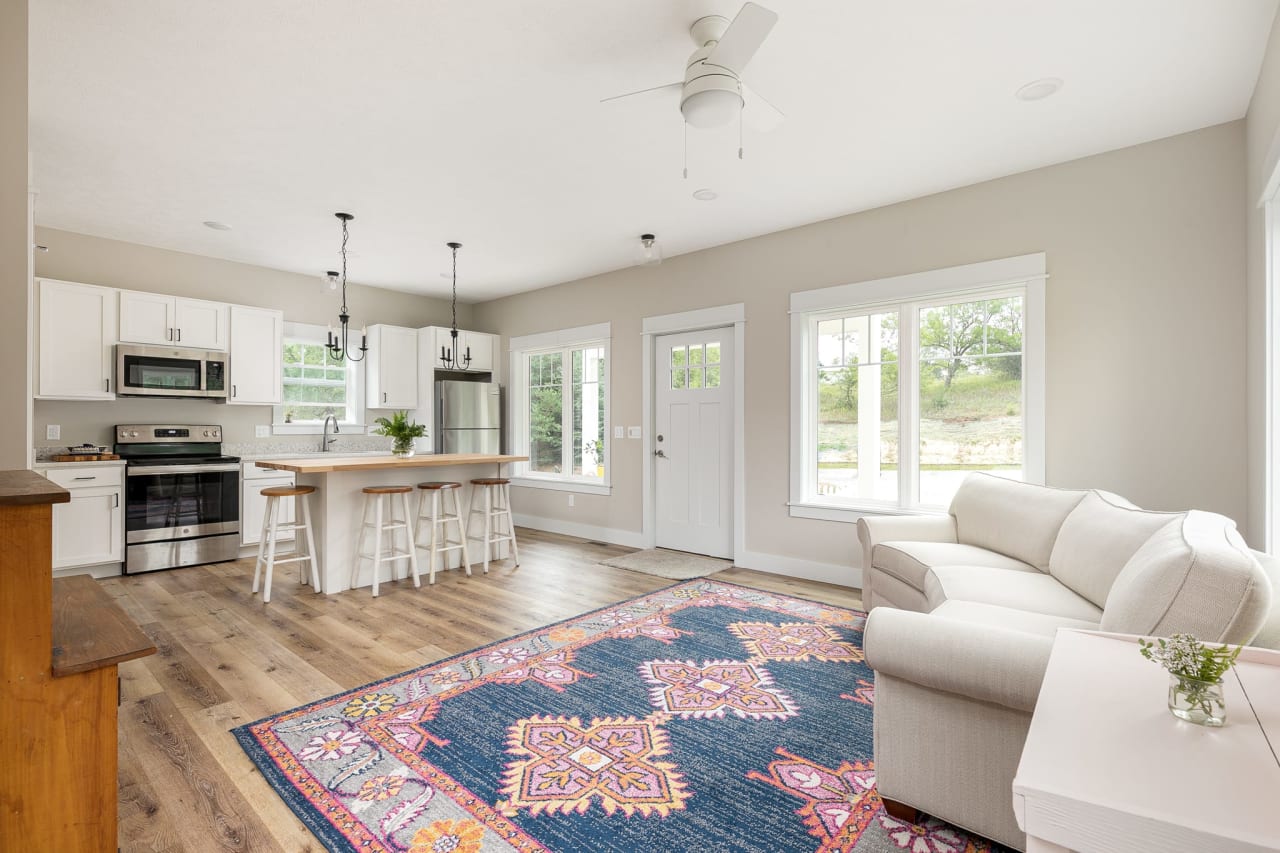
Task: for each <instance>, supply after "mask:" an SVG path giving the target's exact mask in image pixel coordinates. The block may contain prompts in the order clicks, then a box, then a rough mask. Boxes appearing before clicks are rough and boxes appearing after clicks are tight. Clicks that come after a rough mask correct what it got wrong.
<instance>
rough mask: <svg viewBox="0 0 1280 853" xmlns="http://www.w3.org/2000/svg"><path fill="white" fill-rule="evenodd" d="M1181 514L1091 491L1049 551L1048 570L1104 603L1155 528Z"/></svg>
mask: <svg viewBox="0 0 1280 853" xmlns="http://www.w3.org/2000/svg"><path fill="white" fill-rule="evenodd" d="M1182 516H1183V513H1180V512H1150V511H1148V510H1142V509H1138V508H1137V507H1136V506H1134V505H1133V504H1131V503H1129V502H1128V501H1126V500H1125V499H1124V498H1118V497H1116V496H1115V495H1110V494H1107V493H1105V492H1089V494H1087V495H1085V496H1084V499H1083V500H1081V501H1080V503H1079V504H1077V505H1076V508H1075V509H1073V510H1072V511H1071V514H1070V515H1068V516H1067V519H1066V521H1064V522H1062V529H1061V530H1059V531H1058V539H1057V541H1056V542H1054V543H1053V553H1051V554H1050V555H1049V574H1051V575H1053V576H1054V577H1055V578H1057V579H1058V581H1059V582H1060V583H1061V584H1062V585H1063V586H1065V587H1067V588H1068V589H1070V590H1071V591H1072V592H1075V593H1077V594H1079V595H1082V596H1084V597H1085V598H1087V599H1089V600H1090V601H1092V602H1093V603H1094V604H1096V605H1098V606H1099V607H1102V606H1103V605H1104V604H1106V603H1107V594H1108V593H1109V592H1111V585H1112V584H1113V583H1114V582H1115V579H1116V575H1118V574H1120V570H1121V569H1123V568H1124V566H1125V563H1127V562H1129V558H1130V557H1132V556H1133V555H1134V553H1135V552H1136V551H1137V550H1138V549H1139V548H1141V547H1142V545H1143V543H1144V542H1146V541H1147V540H1148V539H1150V538H1151V535H1152V534H1153V533H1155V532H1156V531H1157V530H1159V529H1160V528H1162V527H1164V526H1165V525H1166V524H1168V523H1169V522H1170V521H1173V520H1174V519H1180V518H1182Z"/></svg>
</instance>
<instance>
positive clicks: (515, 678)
mask: <svg viewBox="0 0 1280 853" xmlns="http://www.w3.org/2000/svg"><path fill="white" fill-rule="evenodd" d="M573 659H574V654H573V652H571V651H569V650H568V649H560V650H558V651H554V652H551V653H550V654H547V655H543V656H542V657H540V658H537V659H536V660H533V661H531V662H530V663H529V664H528V665H527V666H519V667H516V668H515V669H508V670H507V671H505V672H502V673H500V674H498V675H497V676H495V677H494V681H496V682H499V683H506V684H523V683H524V682H526V681H536V682H538V683H539V684H545V685H546V686H547V687H550V688H551V689H552V690H554V691H556V692H557V693H563V692H564V688H565V687H566V686H568V685H570V684H575V683H577V681H578V679H579V678H581V677H584V676H585V677H586V678H595V676H594V675H592V674H591V673H589V672H583V671H582V670H580V669H578V668H576V667H573V666H570V665H569V664H571V663H573Z"/></svg>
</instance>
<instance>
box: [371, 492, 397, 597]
mask: <svg viewBox="0 0 1280 853" xmlns="http://www.w3.org/2000/svg"><path fill="white" fill-rule="evenodd" d="M373 500H374V503H373V597H374V598H377V597H378V576H379V575H381V574H382V495H374V497H373ZM392 574H393V575H394V569H393V571H392Z"/></svg>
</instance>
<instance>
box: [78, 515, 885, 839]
mask: <svg viewBox="0 0 1280 853" xmlns="http://www.w3.org/2000/svg"><path fill="white" fill-rule="evenodd" d="M518 532H519V536H520V556H521V558H522V563H523V564H522V565H521V566H520V567H519V568H513V567H512V566H511V564H510V561H503V562H501V563H495V564H491V565H490V569H489V574H488V575H482V574H481V573H480V569H479V567H478V566H477V567H475V568H474V569H473V572H474V574H473V576H472V577H471V578H467V577H466V576H465V575H463V574H462V573H461V572H460V571H453V572H442V573H439V574H437V576H436V585H435V586H434V587H428V586H427V585H426V581H425V578H424V580H423V586H422V588H421V589H414V588H413V585H412V583H411V582H409V581H400V582H397V583H394V584H387V585H384V586H383V587H382V590H381V592H382V594H381V595H380V596H379V597H378V598H376V599H375V598H372V597H371V596H370V595H369V594H368V591H366V590H357V591H353V592H347V593H342V594H339V595H336V596H319V595H316V594H315V593H313V592H311V590H310V588H309V587H302V586H300V585H299V584H298V583H297V572H296V569H295V568H294V567H293V566H284V567H282V568H281V569H280V570H279V571H278V572H277V573H276V579H275V583H274V584H273V588H272V593H271V603H270V604H265V605H264V604H263V603H262V599H261V597H260V596H252V597H251V596H250V594H249V587H250V581H251V580H252V577H253V560H252V559H247V560H239V561H237V562H234V563H221V564H218V565H212V566H197V567H192V568H189V569H180V570H175V571H168V572H157V573H155V574H150V575H140V576H135V577H122V578H111V579H108V580H104V581H103V582H102V585H103V587H104V588H105V589H106V590H107V591H108V592H109V594H110V595H112V596H113V597H114V598H115V599H116V601H118V602H119V603H120V605H121V606H122V607H123V608H124V609H125V610H126V611H127V612H128V613H129V614H130V615H131V616H132V617H133V618H134V619H135V620H137V622H138V624H139V625H141V626H142V629H143V631H145V632H146V633H147V634H148V635H149V636H150V637H151V638H152V641H153V642H154V643H155V645H156V647H157V649H158V652H157V654H155V655H153V656H151V657H148V658H144V659H142V660H137V661H130V662H128V663H125V664H122V665H121V667H120V676H121V679H122V696H123V705H122V706H121V708H120V829H119V839H120V849H121V850H122V851H126V852H127V851H153V852H154V853H161V851H175V853H176V851H206V850H209V851H213V850H243V851H254V853H260V851H271V850H281V851H305V850H315V851H318V850H322V849H323V848H322V847H321V846H320V845H319V844H318V843H317V842H316V840H315V838H314V836H312V835H311V833H310V832H309V831H308V830H307V829H306V828H305V827H304V826H303V825H302V823H301V822H299V821H298V819H297V818H296V817H294V815H293V813H292V812H291V811H290V810H289V808H288V806H286V805H285V804H284V802H283V801H282V800H281V799H280V798H279V797H278V796H276V794H275V793H274V792H273V791H272V790H271V789H270V787H269V786H268V785H267V784H266V783H265V782H264V781H263V780H262V778H261V777H260V775H259V774H258V771H257V769H256V768H255V767H254V766H253V765H252V764H251V763H250V761H249V759H248V758H247V757H246V756H245V754H244V752H243V751H242V750H241V749H240V746H239V745H238V744H237V743H236V741H235V738H233V737H232V736H231V735H230V734H229V733H228V730H229V729H231V728H234V727H236V726H239V725H242V724H244V723H247V722H252V721H254V720H257V719H260V718H262V717H265V716H268V715H270V714H273V713H277V712H279V711H283V710H286V709H288V708H292V707H295V706H297V705H302V704H305V703H307V702H311V701H314V700H316V699H321V698H323V697H325V696H330V695H332V694H334V693H339V692H342V691H344V690H349V689H351V688H353V687H358V686H359V685H361V684H365V683H367V682H370V681H375V680H377V679H380V678H385V677H387V676H389V675H394V674H395V673H398V672H403V671H404V670H407V669H412V668H414V667H417V666H422V665H423V664H427V663H431V662H432V661H435V660H439V659H440V658H443V657H447V656H449V655H453V654H457V653H459V652H463V651H466V650H468V649H472V648H475V647H476V646H481V645H484V644H486V643H490V642H494V641H496V640H500V639H502V638H504V637H507V636H510V635H512V634H517V633H520V632H523V631H528V630H531V629H533V628H537V627H539V626H541V625H546V624H548V623H551V622H555V621H557V620H560V619H566V618H569V617H571V616H576V615H577V614H579V613H582V612H584V611H587V610H592V609H595V608H597V607H602V606H604V605H606V604H611V603H613V602H616V601H622V600H624V599H627V598H632V597H634V596H637V595H643V594H645V593H647V592H652V591H654V590H657V589H661V588H663V587H665V586H669V585H670V584H672V583H674V581H670V580H666V579H664V578H658V577H651V576H649V575H642V574H637V573H635V572H629V571H625V570H623V569H614V568H610V567H608V566H602V565H599V564H598V562H599V561H600V560H602V559H606V558H608V557H611V556H616V555H619V554H624V553H627V552H628V551H630V550H631V549H629V548H622V547H617V546H611V545H600V544H595V543H590V542H587V541H585V540H582V539H576V538H573V537H568V536H558V535H556V534H551V533H543V532H540V531H535V530H525V529H521V530H519V531H518ZM712 577H713V578H716V579H720V580H726V581H731V582H733V583H739V584H743V585H746V586H753V587H758V588H760V589H766V590H771V591H775V592H780V593H784V594H787V595H794V596H797V597H800V598H810V599H815V600H820V601H824V602H828V603H830V604H835V605H838V606H842V607H853V608H859V607H861V600H860V597H859V595H858V591H857V590H851V589H846V588H843V587H836V586H831V585H828V584H820V583H813V582H809V581H802V580H796V579H793V578H787V577H782V576H780V575H769V574H764V573H761V572H753V571H749V570H746V569H737V568H734V569H729V570H727V571H724V572H720V573H718V574H716V575H713V576H712Z"/></svg>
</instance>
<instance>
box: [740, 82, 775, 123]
mask: <svg viewBox="0 0 1280 853" xmlns="http://www.w3.org/2000/svg"><path fill="white" fill-rule="evenodd" d="M784 118H786V116H785V115H784V114H783V112H782V110H780V109H778V108H777V107H775V106H774V105H773V104H771V103H769V102H768V101H767V100H765V98H764V96H762V95H761V94H760V93H759V92H757V91H756V90H755V89H752V88H751V87H750V86H748V85H747V84H746V83H743V84H742V120H743V121H744V122H745V123H746V125H747V126H748V127H750V128H751V129H752V130H755V131H759V132H760V133H768V132H769V131H771V130H773V129H774V128H775V127H777V126H778V125H780V124H782V120H783V119H784Z"/></svg>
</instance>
